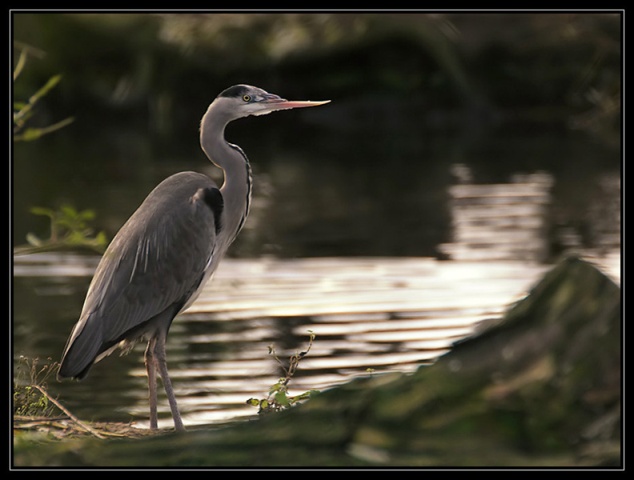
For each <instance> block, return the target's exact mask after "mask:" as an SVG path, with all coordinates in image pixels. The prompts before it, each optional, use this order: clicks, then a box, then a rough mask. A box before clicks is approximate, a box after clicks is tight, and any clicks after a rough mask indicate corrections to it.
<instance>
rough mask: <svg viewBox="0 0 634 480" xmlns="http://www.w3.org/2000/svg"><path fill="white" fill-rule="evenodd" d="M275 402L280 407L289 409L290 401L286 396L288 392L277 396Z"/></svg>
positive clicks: (279, 393) (281, 392) (278, 393)
mask: <svg viewBox="0 0 634 480" xmlns="http://www.w3.org/2000/svg"><path fill="white" fill-rule="evenodd" d="M274 398H275V402H276V403H277V404H278V405H282V406H284V407H288V406H289V405H290V402H289V401H288V397H287V396H286V392H283V391H280V392H277V393H276V394H275V397H274Z"/></svg>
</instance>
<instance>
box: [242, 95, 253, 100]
mask: <svg viewBox="0 0 634 480" xmlns="http://www.w3.org/2000/svg"><path fill="white" fill-rule="evenodd" d="M242 100H244V101H245V102H250V101H251V95H242Z"/></svg>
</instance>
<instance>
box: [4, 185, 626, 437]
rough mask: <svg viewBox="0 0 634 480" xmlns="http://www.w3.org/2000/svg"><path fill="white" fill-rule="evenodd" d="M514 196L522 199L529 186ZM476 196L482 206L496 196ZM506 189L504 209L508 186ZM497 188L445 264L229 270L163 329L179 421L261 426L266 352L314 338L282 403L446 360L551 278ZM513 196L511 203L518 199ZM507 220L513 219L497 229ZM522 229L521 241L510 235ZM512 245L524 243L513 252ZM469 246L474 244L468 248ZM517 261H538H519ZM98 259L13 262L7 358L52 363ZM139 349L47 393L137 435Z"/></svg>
mask: <svg viewBox="0 0 634 480" xmlns="http://www.w3.org/2000/svg"><path fill="white" fill-rule="evenodd" d="M542 180H543V179H542ZM546 184H547V182H546ZM510 185H511V186H512V184H510ZM542 186H543V183H542ZM511 188H512V187H511ZM520 188H521V189H524V190H523V191H524V193H522V195H524V196H525V197H526V194H525V190H526V182H523V183H522V184H521V186H520ZM478 189H479V190H481V191H483V192H484V197H486V198H488V199H490V198H491V190H487V189H484V188H483V187H478ZM456 190H457V191H462V192H463V193H464V189H456ZM503 190H504V192H505V193H504V195H506V197H505V198H507V199H508V198H509V197H508V195H507V194H508V191H507V190H508V186H505V187H504V188H503ZM500 191H501V187H500V186H496V192H497V193H495V195H494V198H496V202H494V203H498V204H499V205H502V207H499V205H498V208H497V209H496V208H495V207H493V206H491V203H490V202H488V201H487V205H489V206H488V207H487V210H488V212H489V213H491V212H492V213H493V214H491V215H488V216H489V217H490V218H491V219H492V220H491V223H490V224H487V222H486V220H485V219H484V217H486V216H483V215H476V217H478V221H477V222H471V221H469V215H465V213H464V212H465V206H464V204H463V203H461V202H460V201H458V202H456V203H455V205H454V213H455V218H456V221H455V228H457V229H461V230H459V231H457V232H456V235H455V238H456V243H454V244H449V245H445V248H446V250H447V251H449V252H451V253H452V255H453V256H454V257H455V258H457V260H453V261H439V260H434V259H431V258H304V259H281V260H280V259H272V258H260V259H256V260H236V259H225V260H224V261H223V262H222V263H221V265H220V267H219V269H218V271H217V273H216V275H215V278H214V279H213V280H212V281H211V282H210V283H209V284H208V285H207V286H206V288H205V289H204V291H203V293H202V294H201V296H200V297H199V299H198V300H197V301H196V302H195V303H194V304H193V305H192V306H191V307H190V309H189V310H188V311H187V312H185V313H183V314H182V315H181V316H180V317H178V318H177V319H176V320H175V321H174V323H173V326H172V328H171V330H170V335H169V339H168V345H167V349H168V365H169V368H170V374H171V376H172V379H173V383H174V387H175V390H176V395H177V398H178V400H179V406H180V409H181V412H182V413H183V417H184V418H183V419H184V422H185V424H186V425H194V424H209V423H217V422H226V421H228V420H232V419H236V418H241V417H246V416H251V415H256V409H255V408H254V407H250V406H248V405H246V401H247V399H249V398H251V397H255V398H265V397H266V396H267V394H268V390H269V387H270V386H271V385H272V384H274V383H275V382H276V381H277V379H278V378H279V377H280V376H282V375H283V370H282V368H281V367H280V366H279V364H278V362H277V361H276V359H275V358H274V357H273V356H272V355H269V354H268V351H269V346H271V345H272V346H274V348H275V351H276V353H277V355H278V356H279V358H280V359H281V360H282V361H284V362H286V361H287V359H288V357H289V356H290V355H292V354H294V353H297V352H300V351H303V350H305V349H306V346H307V344H308V337H309V332H314V334H315V335H316V339H315V341H314V344H313V346H312V349H311V351H310V353H309V354H308V355H307V356H306V357H304V358H303V359H302V361H301V362H300V368H299V369H298V371H297V374H296V375H295V377H294V378H293V380H292V382H291V383H290V385H289V387H290V393H291V395H293V394H299V393H302V392H304V391H307V390H313V389H316V390H323V389H327V388H330V387H332V386H334V385H337V384H340V383H343V382H346V381H348V380H349V379H351V378H353V377H356V376H362V375H377V374H381V373H385V372H392V371H397V372H411V371H414V370H415V369H416V368H418V367H419V366H421V365H427V364H430V363H432V362H433V361H434V360H435V359H436V358H438V357H439V356H440V355H443V354H444V353H446V352H448V351H449V349H450V348H451V346H452V344H453V343H454V342H455V341H457V340H459V339H462V338H464V337H465V336H468V335H470V334H473V333H474V330H475V329H477V327H478V326H479V325H481V324H482V323H483V322H486V321H487V320H489V319H494V318H499V317H500V316H501V315H502V313H503V312H504V310H505V309H506V308H508V306H509V305H510V304H511V303H512V302H514V301H516V300H517V299H519V298H521V296H522V295H525V294H526V293H527V291H528V290H529V288H530V287H531V285H532V284H533V283H534V282H535V281H537V279H538V278H539V277H540V276H541V275H542V274H543V272H544V271H545V270H546V269H548V268H549V267H548V266H547V265H544V264H540V263H537V261H536V260H538V259H539V256H541V255H542V251H543V248H542V247H543V245H542V244H543V238H542V237H540V235H542V233H543V223H542V220H541V219H537V220H532V221H525V222H522V221H520V220H521V218H519V217H522V215H519V217H518V214H517V208H510V209H509V208H506V207H504V205H507V203H508V202H507V200H504V201H501V202H499V201H498V200H500V194H499V192H500ZM547 195H548V192H547V189H542V193H540V194H539V195H536V196H535V195H533V197H532V200H530V201H534V202H536V203H537V204H539V205H540V206H543V205H545V204H547V201H548V198H547ZM510 198H513V202H514V203H516V202H517V199H516V197H513V195H511V197H510ZM505 202H506V203H505ZM477 203H478V202H476V204H477ZM507 206H508V205H507ZM469 208H471V209H473V206H469ZM540 208H541V207H540ZM479 211H481V210H479ZM539 212H541V213H540V215H544V214H545V213H544V212H543V211H542V210H539ZM511 213H512V215H513V216H514V217H518V218H519V219H518V218H515V220H513V219H512V220H513V221H508V218H507V219H505V218H504V216H505V215H507V217H508V216H510V215H511ZM471 218H472V219H473V218H474V217H473V216H472V217H471ZM500 226H501V227H500ZM500 228H502V230H500ZM522 228H524V230H525V231H524V235H523V236H522V235H520V236H519V237H518V231H519V230H521V229H522ZM487 229H488V230H487ZM504 231H508V233H510V234H511V237H512V240H513V242H514V243H515V244H514V245H512V247H513V248H512V249H510V250H504V252H506V253H505V256H504V258H502V259H500V258H491V256H492V255H493V257H495V255H498V254H499V252H500V248H501V247H500V248H496V242H497V244H498V246H500V245H503V246H507V247H508V245H509V239H508V238H507V237H505V235H504ZM487 232H488V233H487ZM520 237H521V238H522V241H523V242H524V244H519V243H518V242H519V240H518V238H520ZM469 238H472V239H473V238H475V239H477V241H474V242H473V243H472V244H470V243H469V241H467V240H466V239H469ZM482 239H486V244H485V247H484V248H483V242H482ZM513 242H511V243H513ZM523 245H524V246H526V247H527V248H523ZM533 246H536V248H533ZM612 247H613V248H612V249H611V250H610V252H612V253H611V254H610V255H608V256H604V257H603V261H604V262H605V261H607V262H608V265H607V268H608V272H609V273H610V274H611V275H612V276H613V277H617V278H616V279H617V281H618V275H619V263H620V257H619V254H618V248H614V246H612ZM518 251H521V252H523V253H522V255H520V257H521V258H522V259H521V260H518V259H517V258H513V255H512V252H518ZM487 252H488V254H487ZM509 252H511V253H509ZM526 252H529V253H531V252H532V253H534V255H535V256H530V255H529V256H528V258H527V257H526ZM603 253H605V252H603ZM509 257H510V258H509ZM465 259H469V260H468V261H465ZM473 259H477V261H474V260H473ZM97 261H98V258H94V257H82V256H77V255H62V254H42V255H30V256H26V257H16V261H15V266H14V276H15V282H14V287H15V292H14V312H15V315H14V323H13V326H14V330H13V333H14V337H13V340H14V345H13V347H14V352H13V353H14V359H15V358H17V357H19V356H20V355H25V356H28V357H31V358H34V357H39V358H40V359H43V358H47V357H51V358H52V360H53V361H55V360H58V359H59V356H60V355H61V351H62V349H63V346H64V343H65V341H66V337H67V335H68V334H69V332H70V329H71V327H72V325H73V324H74V322H75V321H76V319H77V315H78V314H79V311H80V309H81V304H82V302H83V297H84V295H85V292H86V290H87V287H88V282H89V280H90V276H91V275H92V272H93V271H94V268H95V266H96V263H97ZM142 351H143V347H142V346H137V347H136V348H135V350H134V352H133V353H132V354H130V355H128V356H127V357H122V358H108V359H105V360H104V361H102V362H101V363H99V364H97V365H96V366H95V367H93V369H92V370H91V373H90V375H89V376H88V377H87V378H86V379H85V380H84V381H82V382H63V383H58V382H56V381H55V380H50V381H49V390H50V391H51V392H52V393H53V394H55V395H58V396H59V400H60V401H61V402H62V403H63V404H64V405H66V406H67V407H68V408H69V409H70V410H71V411H72V412H73V413H74V414H75V415H77V416H78V417H80V418H83V419H86V420H111V421H115V420H119V421H130V420H133V421H135V422H136V424H137V425H139V426H142V427H145V426H147V423H146V420H145V419H146V418H147V415H148V403H147V394H146V377H145V369H144V366H143V360H142ZM159 415H160V417H161V418H160V421H159V425H160V426H164V427H170V426H171V425H172V423H171V416H170V414H169V409H168V406H167V402H166V400H165V397H164V395H162V396H161V397H160V405H159Z"/></svg>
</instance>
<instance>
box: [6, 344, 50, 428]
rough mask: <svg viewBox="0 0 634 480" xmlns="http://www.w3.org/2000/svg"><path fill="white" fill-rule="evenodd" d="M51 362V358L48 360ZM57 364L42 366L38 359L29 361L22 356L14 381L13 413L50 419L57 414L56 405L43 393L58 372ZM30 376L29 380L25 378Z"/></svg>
mask: <svg viewBox="0 0 634 480" xmlns="http://www.w3.org/2000/svg"><path fill="white" fill-rule="evenodd" d="M48 360H49V361H50V360H51V359H50V358H49V359H48ZM58 368H59V364H58V363H57V362H53V363H46V364H44V365H41V366H40V362H39V359H38V358H34V359H32V360H31V359H29V358H27V357H23V356H21V357H20V359H19V365H18V367H17V368H16V375H15V378H14V380H13V413H14V415H20V416H25V417H50V416H52V414H53V413H54V412H55V405H54V404H52V403H51V402H50V401H49V397H48V396H47V395H45V394H44V393H43V392H42V389H43V388H45V385H46V380H47V379H48V378H49V377H50V376H51V375H53V374H54V373H55V372H57V369H58ZM25 376H28V379H27V378H25Z"/></svg>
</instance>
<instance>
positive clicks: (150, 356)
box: [144, 337, 158, 430]
mask: <svg viewBox="0 0 634 480" xmlns="http://www.w3.org/2000/svg"><path fill="white" fill-rule="evenodd" d="M155 344H156V337H152V338H151V339H150V341H149V342H148V344H147V348H146V349H145V357H144V358H145V369H146V370H147V384H148V390H149V394H150V429H151V430H156V429H157V428H158V414H157V410H156V405H157V398H156V358H155V357H154V346H155Z"/></svg>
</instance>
